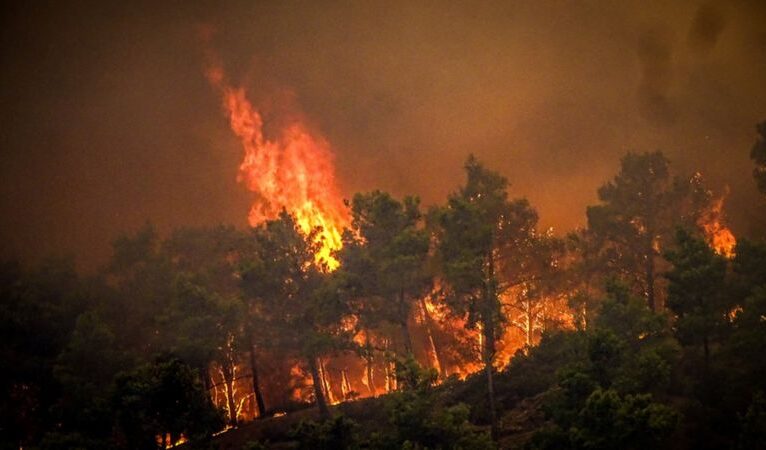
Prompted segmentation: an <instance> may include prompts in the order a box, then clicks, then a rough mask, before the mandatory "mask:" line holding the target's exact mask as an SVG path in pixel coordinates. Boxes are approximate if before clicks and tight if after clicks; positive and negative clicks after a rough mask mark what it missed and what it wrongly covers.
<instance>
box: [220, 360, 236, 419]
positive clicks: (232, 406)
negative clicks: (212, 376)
mask: <svg viewBox="0 0 766 450" xmlns="http://www.w3.org/2000/svg"><path fill="white" fill-rule="evenodd" d="M221 374H222V375H223V384H224V388H225V389H226V406H227V408H228V409H229V424H230V425H231V426H233V427H236V426H237V404H236V402H235V401H234V366H233V365H232V364H228V363H227V364H223V365H222V366H221Z"/></svg>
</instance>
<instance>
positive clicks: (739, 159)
mask: <svg viewBox="0 0 766 450" xmlns="http://www.w3.org/2000/svg"><path fill="white" fill-rule="evenodd" d="M189 3H190V2H167V3H165V2H138V3H135V2H131V3H130V4H127V3H126V4H122V3H119V2H88V1H72V2H50V3H48V4H46V3H23V4H22V3H18V4H16V5H11V6H3V8H4V10H3V11H2V23H1V24H0V25H2V27H0V28H2V31H0V33H1V34H0V36H1V38H2V42H1V45H2V53H1V54H2V71H1V72H0V101H1V102H2V105H3V107H2V110H1V111H0V114H1V115H2V116H1V119H2V124H3V125H2V133H1V134H0V149H1V150H0V151H2V153H3V156H2V164H1V165H0V175H1V176H0V184H1V185H2V188H1V189H2V193H3V195H2V196H0V210H2V216H0V251H2V254H3V255H4V256H20V257H24V258H27V259H29V258H36V257H39V256H41V255H44V254H48V253H51V252H73V253H76V254H77V255H78V256H79V257H80V261H81V262H83V263H84V264H85V265H86V266H91V267H92V266H93V264H94V263H95V262H98V261H103V259H104V258H105V257H106V255H107V254H108V251H109V241H110V239H111V238H113V237H114V236H115V235H116V234H117V233H120V232H122V231H125V230H132V229H136V228H137V227H139V226H140V225H141V224H143V223H144V222H145V221H147V220H150V221H152V222H154V223H155V224H157V225H158V227H159V228H160V230H168V229H170V228H171V227H175V226H179V225H200V224H213V223H219V222H226V223H235V224H237V225H240V226H244V225H245V224H246V218H247V211H248V209H249V203H250V198H249V194H248V192H247V190H246V189H244V188H243V187H242V186H239V185H237V184H236V181H235V177H236V173H237V167H238V165H239V160H240V157H241V149H240V148H239V144H238V142H237V140H236V138H235V137H234V136H232V135H231V133H230V132H229V131H228V129H227V123H226V119H225V118H224V116H223V114H222V112H221V106H220V103H219V99H218V98H217V95H216V93H215V92H214V91H213V90H212V89H210V87H209V86H208V85H207V83H206V80H205V78H204V74H203V64H204V57H203V52H202V49H201V48H200V43H199V41H198V39H196V36H197V33H198V30H199V27H200V25H202V24H206V25H209V26H212V27H214V28H215V29H216V30H217V32H216V34H215V36H214V37H213V39H212V41H211V45H212V46H213V47H214V48H215V49H216V50H217V51H218V54H219V55H220V58H221V61H222V63H223V64H224V66H225V68H226V70H227V73H229V74H230V75H231V77H232V81H233V82H234V83H242V84H245V85H246V86H247V87H248V90H249V92H250V93H251V98H252V99H253V100H254V101H255V102H256V103H258V104H259V105H260V106H261V107H262V108H263V110H264V112H265V113H266V114H267V115H268V114H269V112H270V111H271V112H273V113H274V114H273V116H275V117H277V116H280V115H281V116H283V115H284V114H276V113H278V112H280V111H282V112H283V110H285V109H287V110H289V111H291V112H293V113H300V114H302V115H303V117H306V118H307V119H308V120H309V121H310V122H311V124H310V125H311V126H312V127H315V129H316V130H318V131H320V132H321V133H322V134H324V135H325V136H326V137H327V138H328V140H329V141H330V142H331V143H332V144H333V146H334V148H335V153H336V165H337V169H338V177H339V179H340V182H341V184H342V188H343V190H344V193H345V194H346V195H350V194H351V193H353V192H355V191H358V190H367V189H373V188H381V189H385V190H389V191H392V192H393V193H395V194H397V195H401V194H405V193H416V194H420V195H421V196H422V197H423V200H424V202H425V203H426V204H428V203H434V202H439V201H442V200H443V199H444V197H445V195H446V194H447V193H448V192H450V191H451V190H453V189H455V188H456V186H457V185H458V184H459V183H460V181H461V177H462V173H461V165H462V163H463V161H464V159H465V157H466V155H467V154H468V153H469V152H473V153H475V154H476V155H477V156H479V157H480V158H481V159H482V160H484V161H485V162H486V163H487V164H488V165H490V166H491V167H493V168H496V169H498V170H500V171H502V172H503V173H504V174H506V175H507V176H508V177H509V179H510V180H511V183H512V191H513V192H512V194H513V195H519V196H520V195H526V196H528V197H529V198H530V200H531V202H532V203H533V204H534V205H535V206H536V207H537V208H538V209H539V212H540V215H541V219H542V222H543V223H544V224H545V225H552V226H555V227H556V228H557V229H558V230H561V231H563V230H567V229H570V228H572V227H575V226H580V225H583V223H584V213H583V211H584V207H585V206H586V205H587V204H589V203H592V202H594V201H595V191H596V188H597V187H598V186H599V185H600V184H601V183H603V182H604V181H605V180H606V179H608V178H609V177H611V176H612V175H613V174H614V173H615V171H616V170H617V165H618V161H619V158H620V156H621V155H622V154H624V153H625V152H626V151H628V150H638V151H650V150H663V151H664V152H666V154H667V155H668V156H669V157H670V158H671V160H672V161H673V162H674V164H675V165H676V167H677V168H678V169H679V170H681V171H685V170H693V169H701V170H702V171H703V173H705V174H706V176H707V177H708V178H709V179H710V180H711V182H712V183H713V184H714V185H715V187H717V188H718V189H723V187H724V185H729V186H730V188H731V197H730V199H729V201H728V205H729V207H730V209H731V210H733V211H736V212H737V214H736V215H734V217H732V219H733V221H734V225H735V227H734V228H735V232H738V233H742V232H746V231H749V228H756V227H757V226H760V225H759V224H761V225H763V223H762V222H758V220H759V219H758V213H757V211H758V208H754V207H752V205H754V204H755V203H754V202H756V201H759V200H757V199H758V197H757V193H756V190H755V185H754V183H753V181H752V179H751V178H750V173H751V172H752V163H751V162H750V160H749V158H748V153H749V149H750V147H751V146H752V143H753V141H754V139H755V124H756V123H757V122H760V121H762V120H763V119H764V118H766V85H765V84H764V83H763V74H764V73H766V31H764V29H763V23H766V6H764V3H763V2H761V1H746V0H738V1H735V2H720V3H719V2H709V1H705V2H701V1H696V0H687V1H681V2H660V1H657V2H646V1H638V0H636V1H630V0H629V1H624V2H610V1H592V2H559V1H543V2H532V1H517V2H507V1H487V2H480V3H477V2H451V3H449V4H447V3H445V2H380V3H373V2H364V3H356V2H352V3H345V2H314V1H290V2H251V1H234V2H226V3H223V4H221V3H219V2H195V3H194V5H190V4H189ZM285 99H289V101H286V100H285ZM285 105H288V106H285ZM761 209H762V208H761Z"/></svg>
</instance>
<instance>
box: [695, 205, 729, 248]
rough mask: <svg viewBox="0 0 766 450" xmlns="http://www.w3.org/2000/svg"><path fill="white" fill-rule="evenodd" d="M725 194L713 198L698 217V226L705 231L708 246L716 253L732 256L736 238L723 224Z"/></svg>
mask: <svg viewBox="0 0 766 450" xmlns="http://www.w3.org/2000/svg"><path fill="white" fill-rule="evenodd" d="M724 198H725V196H722V197H720V198H718V199H717V200H715V201H714V202H713V203H712V205H711V206H710V208H709V209H708V210H707V211H705V213H704V214H703V215H702V217H700V219H699V222H698V223H699V226H700V227H702V230H703V231H704V232H705V237H706V238H707V241H708V244H709V245H710V247H711V248H712V249H713V250H715V251H716V252H717V253H719V254H721V255H723V256H725V257H727V258H732V257H733V256H734V247H735V246H736V245H737V239H736V238H735V237H734V234H733V233H732V232H731V230H730V229H729V228H728V227H727V226H726V225H724V224H723V215H724V214H723V201H724Z"/></svg>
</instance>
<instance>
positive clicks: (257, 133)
mask: <svg viewBox="0 0 766 450" xmlns="http://www.w3.org/2000/svg"><path fill="white" fill-rule="evenodd" d="M207 78H208V80H209V81H210V83H211V84H212V85H213V86H214V87H216V88H217V89H218V90H219V91H220V92H221V94H222V96H223V106H224V109H225V111H226V114H227V116H228V118H229V124H230V126H231V130H232V131H233V132H234V134H236V135H237V137H239V139H240V141H241V143H242V147H243V149H244V151H245V156H244V159H243V161H242V164H241V165H240V166H239V175H238V176H237V181H239V182H241V183H244V184H245V185H246V186H247V188H248V189H249V190H250V191H252V192H255V193H256V199H255V201H254V203H253V205H252V207H251V209H250V214H249V217H248V218H249V222H250V225H252V226H257V225H258V224H260V223H262V222H263V221H265V220H269V219H274V218H276V217H277V216H278V214H279V213H280V212H281V211H282V210H283V209H285V210H287V212H289V213H290V214H292V215H293V216H295V218H296V220H297V222H298V225H299V226H300V228H301V230H302V231H303V232H304V233H305V234H307V235H308V234H309V233H311V232H312V231H314V230H317V232H318V233H317V240H318V242H319V243H320V250H319V252H318V254H317V255H316V256H317V260H318V261H321V262H323V263H325V264H326V265H327V267H328V268H329V270H334V269H335V268H337V267H338V261H337V260H336V259H335V258H334V257H333V255H332V254H333V252H334V251H336V250H338V249H340V247H341V245H342V241H341V230H342V229H343V227H344V226H345V225H346V224H347V223H348V215H347V214H348V213H347V211H346V208H345V206H344V204H343V201H342V198H341V196H340V195H339V193H338V188H337V185H336V182H335V168H334V166H333V153H332V150H331V148H330V145H329V143H328V142H327V141H326V140H325V139H324V138H322V137H321V136H317V135H315V134H312V133H311V132H310V131H309V130H308V128H307V127H306V125H305V124H304V123H302V122H300V121H299V120H294V121H292V122H291V123H290V124H289V125H287V126H285V127H283V128H282V129H280V130H278V132H276V133H274V134H275V136H274V137H273V138H270V137H266V136H265V135H264V131H263V117H262V116H261V114H260V113H259V111H258V110H257V109H255V108H254V107H253V105H252V104H251V103H250V101H249V100H248V99H247V96H246V95H245V90H244V89H243V88H241V87H239V88H234V87H232V86H230V85H229V84H228V83H226V81H225V76H224V72H223V69H222V68H221V67H220V66H217V65H214V66H211V67H209V68H208V70H207Z"/></svg>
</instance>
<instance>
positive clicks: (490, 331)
mask: <svg viewBox="0 0 766 450" xmlns="http://www.w3.org/2000/svg"><path fill="white" fill-rule="evenodd" d="M482 332H483V333H484V349H483V351H482V353H483V359H484V371H485V373H486V374H487V394H488V396H489V415H490V420H491V424H492V439H495V440H496V439H497V413H496V409H495V384H494V377H493V367H492V361H493V360H494V354H495V332H494V327H493V326H492V325H491V324H488V323H484V324H482Z"/></svg>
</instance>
